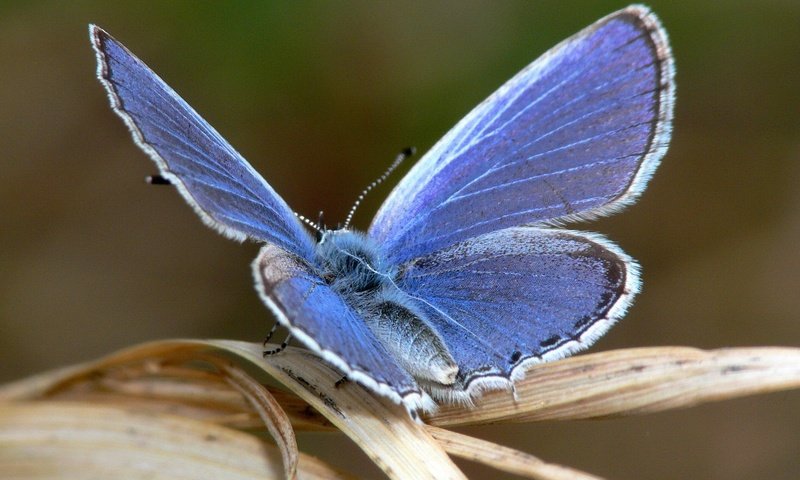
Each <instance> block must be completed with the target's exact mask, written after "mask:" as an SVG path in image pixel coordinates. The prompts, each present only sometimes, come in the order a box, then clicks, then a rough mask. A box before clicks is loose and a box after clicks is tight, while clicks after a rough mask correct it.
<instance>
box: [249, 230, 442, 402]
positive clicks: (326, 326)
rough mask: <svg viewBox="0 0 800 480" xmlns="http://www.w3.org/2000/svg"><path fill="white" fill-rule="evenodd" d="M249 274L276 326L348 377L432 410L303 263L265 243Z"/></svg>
mask: <svg viewBox="0 0 800 480" xmlns="http://www.w3.org/2000/svg"><path fill="white" fill-rule="evenodd" d="M253 275H254V277H255V280H256V289H257V290H258V292H259V294H260V295H261V298H262V300H264V302H265V303H266V304H267V306H268V307H269V308H270V309H271V310H272V311H273V313H275V315H276V316H277V317H278V320H279V321H280V322H281V324H283V325H284V326H285V327H287V328H289V329H290V331H291V332H292V335H294V336H296V337H297V338H298V339H299V340H300V341H301V342H303V344H305V345H306V346H307V347H309V348H310V349H312V350H313V351H315V352H317V353H318V354H319V355H320V356H322V358H324V359H325V360H327V361H328V362H330V363H331V364H333V365H335V366H336V367H338V368H339V369H341V370H342V371H343V372H344V373H345V374H346V375H347V376H348V378H350V379H352V380H355V381H357V382H359V383H361V384H363V385H364V386H366V387H367V388H370V389H371V390H373V391H375V392H377V393H379V394H381V395H383V396H387V397H389V398H391V399H393V400H395V401H396V402H398V403H401V402H402V403H403V404H404V405H405V406H406V407H407V408H408V409H409V410H411V411H414V410H418V409H420V408H422V409H426V410H430V409H431V407H432V405H433V404H432V403H430V397H428V396H427V395H425V394H423V393H422V391H421V390H420V388H419V386H418V385H417V383H416V382H415V381H414V379H413V378H412V377H411V376H410V375H409V374H408V373H407V372H406V371H405V370H403V369H402V368H401V367H400V366H399V365H397V363H396V362H395V361H394V359H393V358H392V356H391V355H390V354H389V352H387V351H386V349H385V348H384V347H383V345H381V343H380V342H379V341H378V339H377V338H375V336H374V335H373V334H372V332H371V331H370V330H369V328H368V327H367V324H366V323H365V322H364V320H363V319H362V318H361V317H359V315H358V314H357V313H356V312H355V311H354V310H353V309H352V308H351V307H350V306H348V305H347V304H346V303H345V302H344V300H342V297H341V296H340V295H339V294H337V293H336V292H334V291H333V290H331V288H330V287H329V286H328V285H327V284H326V283H325V282H324V281H323V280H322V279H321V278H320V276H319V275H317V274H316V273H315V272H314V271H313V269H312V268H311V267H309V266H308V264H306V263H305V262H303V261H302V260H300V259H298V258H297V257H296V256H293V255H290V254H288V253H287V252H285V251H284V250H282V249H281V248H280V247H277V246H275V245H270V244H267V245H265V246H264V247H262V249H261V252H260V254H259V255H258V257H257V258H256V260H255V261H254V262H253Z"/></svg>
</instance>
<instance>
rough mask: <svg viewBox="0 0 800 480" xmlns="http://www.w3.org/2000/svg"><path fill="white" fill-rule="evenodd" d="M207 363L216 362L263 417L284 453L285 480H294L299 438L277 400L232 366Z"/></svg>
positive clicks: (232, 384) (212, 360)
mask: <svg viewBox="0 0 800 480" xmlns="http://www.w3.org/2000/svg"><path fill="white" fill-rule="evenodd" d="M208 361H209V362H212V363H214V365H215V366H216V367H217V368H218V369H219V370H220V372H221V373H222V374H223V375H225V378H226V380H228V383H230V384H231V386H233V387H234V388H235V389H236V390H238V391H239V393H241V394H242V396H244V397H245V398H246V399H247V400H248V401H249V402H250V405H251V406H252V407H253V408H254V409H255V411H256V412H257V413H258V415H259V416H260V417H261V420H262V421H263V422H264V425H266V426H267V430H269V433H270V435H272V438H274V439H275V443H277V445H278V448H279V449H280V451H281V457H282V459H283V468H284V473H285V477H286V478H288V479H291V480H293V479H294V478H295V477H296V475H297V461H298V458H299V452H298V450H297V439H296V438H295V436H294V430H293V429H292V423H291V422H290V421H289V417H288V416H286V413H285V412H284V411H283V409H282V408H281V406H280V405H279V404H278V402H277V401H276V400H275V397H273V396H272V395H271V394H270V393H269V391H267V389H266V388H264V386H263V385H261V384H260V383H258V382H256V381H255V380H253V378H252V377H250V376H249V375H247V374H246V373H244V372H243V371H242V370H241V369H239V368H237V367H235V366H233V365H231V364H230V363H228V362H220V361H217V360H216V359H213V358H208Z"/></svg>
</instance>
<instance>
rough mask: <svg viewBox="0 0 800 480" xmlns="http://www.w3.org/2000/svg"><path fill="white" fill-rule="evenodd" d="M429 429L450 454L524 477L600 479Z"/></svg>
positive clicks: (449, 432)
mask: <svg viewBox="0 0 800 480" xmlns="http://www.w3.org/2000/svg"><path fill="white" fill-rule="evenodd" d="M428 432H429V433H430V434H431V435H432V436H433V438H435V439H436V440H438V441H439V442H440V443H441V444H442V445H443V446H444V449H445V450H447V452H448V453H450V454H451V455H455V456H457V457H461V458H464V459H466V460H472V461H474V462H479V463H483V464H484V465H488V466H490V467H494V468H496V469H498V470H502V471H505V472H509V473H514V474H516V475H520V476H522V477H526V478H534V479H536V480H601V479H600V477H596V476H594V475H590V474H588V473H584V472H581V471H579V470H575V469H573V468H569V467H563V466H561V465H555V464H552V463H547V462H544V461H542V460H539V459H538V458H536V457H534V456H533V455H529V454H527V453H523V452H520V451H519V450H514V449H513V448H508V447H504V446H502V445H498V444H496V443H492V442H487V441H486V440H480V439H477V438H474V437H470V436H467V435H462V434H460V433H456V432H453V431H452V430H445V429H443V428H439V427H433V426H429V427H428Z"/></svg>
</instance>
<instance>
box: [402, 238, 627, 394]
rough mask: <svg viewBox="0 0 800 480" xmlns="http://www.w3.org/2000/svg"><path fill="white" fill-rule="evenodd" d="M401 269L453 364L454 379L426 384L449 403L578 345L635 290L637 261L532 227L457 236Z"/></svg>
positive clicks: (608, 321) (607, 323) (606, 324)
mask: <svg viewBox="0 0 800 480" xmlns="http://www.w3.org/2000/svg"><path fill="white" fill-rule="evenodd" d="M400 272H401V274H400V277H399V281H398V285H399V286H400V288H402V289H403V290H404V291H406V292H407V293H408V294H409V295H410V296H411V297H412V298H413V299H414V301H415V303H416V304H417V305H418V306H419V307H420V308H421V310H422V311H423V312H424V314H425V316H426V319H427V320H428V322H429V323H430V325H431V326H433V327H434V328H435V329H436V330H437V332H438V333H439V335H440V336H441V337H442V339H443V340H444V342H445V343H446V344H447V346H448V348H449V349H450V353H451V354H452V355H453V357H454V358H455V360H456V363H457V364H458V365H459V374H458V379H457V381H456V384H455V385H451V386H446V387H443V386H436V385H426V387H427V388H428V389H429V390H430V391H431V392H432V394H433V395H434V397H435V398H440V399H446V400H451V401H452V400H462V401H467V400H468V398H469V397H471V396H473V395H474V394H475V393H476V392H479V391H481V390H483V389H485V388H489V387H494V386H498V385H505V384H508V380H513V379H514V378H515V377H517V376H519V375H522V373H523V372H524V371H525V369H526V367H527V366H528V365H530V364H531V363H536V362H540V361H544V360H554V359H557V358H561V357H564V356H567V355H569V354H571V353H573V352H575V351H577V350H580V349H583V348H586V347H587V346H589V345H590V344H591V343H593V342H594V340H596V339H597V338H598V337H600V336H601V335H602V334H603V333H605V331H606V330H607V329H608V328H610V327H611V325H613V324H614V322H615V321H616V320H617V319H618V318H620V317H621V316H622V315H624V313H625V310H626V308H627V307H628V305H629V304H630V301H631V299H632V297H633V296H634V295H635V294H636V292H637V291H638V288H639V277H638V268H637V266H636V264H635V262H634V261H633V260H631V258H630V257H628V256H627V255H625V253H623V252H622V251H621V250H620V249H619V248H617V247H616V246H614V245H613V244H612V243H611V242H609V241H608V240H606V239H604V238H602V237H600V236H599V235H594V234H587V233H582V232H574V231H569V230H561V229H544V228H538V227H531V226H523V227H511V228H508V229H504V230H498V231H495V232H491V233H487V234H484V235H481V236H479V237H475V238H471V239H469V240H465V241H463V242H459V243H457V244H455V245H452V246H450V247H447V248H445V249H442V250H439V251H437V252H435V253H432V254H428V255H425V256H422V257H419V258H417V259H415V260H413V261H411V262H408V263H407V264H405V265H403V266H401V268H400ZM465 394H466V395H465Z"/></svg>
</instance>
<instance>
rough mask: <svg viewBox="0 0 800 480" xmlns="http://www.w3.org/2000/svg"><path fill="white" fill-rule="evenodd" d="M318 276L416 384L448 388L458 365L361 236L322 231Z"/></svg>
mask: <svg viewBox="0 0 800 480" xmlns="http://www.w3.org/2000/svg"><path fill="white" fill-rule="evenodd" d="M316 257H317V265H318V266H319V267H320V268H321V270H322V271H321V275H320V276H321V277H322V278H323V279H324V280H325V281H326V282H327V283H328V285H329V286H330V287H331V288H332V289H333V290H334V291H336V292H337V293H338V294H339V295H341V297H342V299H344V301H345V302H346V303H347V304H348V305H349V306H350V307H351V308H352V309H353V311H354V312H355V313H356V314H358V315H359V316H360V317H362V318H363V320H364V321H365V322H366V324H367V325H368V326H369V328H370V330H371V331H372V333H373V334H375V336H376V337H377V339H378V341H380V343H381V344H382V345H383V346H384V347H385V348H386V349H387V350H389V351H390V352H391V353H392V354H393V356H394V357H395V358H396V359H398V361H399V363H400V364H401V366H403V367H404V368H405V370H406V371H408V373H410V374H411V375H412V376H413V377H415V378H417V379H418V380H422V381H426V382H435V383H439V384H444V385H451V384H453V383H454V382H455V380H456V375H457V374H458V366H457V365H456V363H455V360H453V357H452V356H451V355H450V352H449V351H448V350H447V347H446V346H445V344H444V342H443V341H442V339H441V338H440V336H439V334H438V333H437V332H436V330H435V329H434V328H433V327H432V326H431V325H430V323H429V322H428V321H427V320H426V319H425V315H424V313H423V311H422V309H421V308H420V305H419V304H418V300H416V299H414V298H413V297H411V296H410V295H408V294H407V293H406V292H404V291H403V290H402V288H400V286H398V280H399V279H398V278H397V268H395V267H393V266H391V265H390V264H389V263H388V262H387V261H386V259H385V258H384V257H383V255H382V254H381V251H380V248H379V247H378V246H377V245H376V244H375V243H374V242H372V240H370V239H369V237H367V236H366V235H364V234H363V233H361V232H354V231H350V230H326V231H325V232H323V234H322V238H321V239H320V241H319V243H317V248H316Z"/></svg>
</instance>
